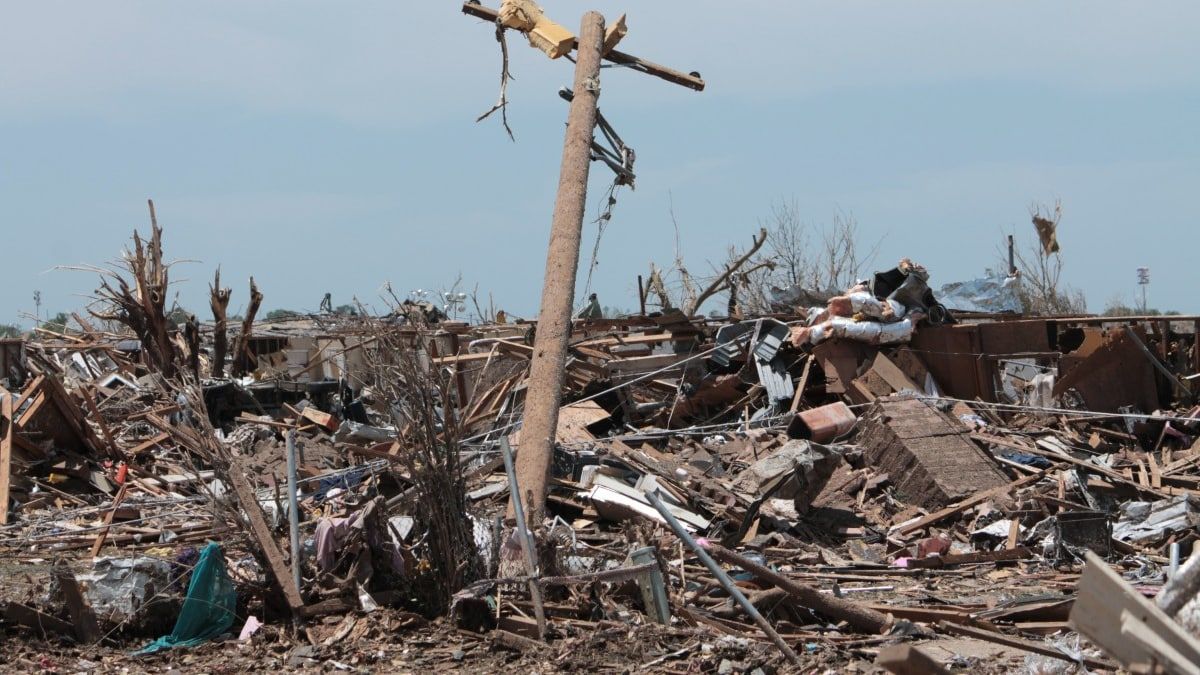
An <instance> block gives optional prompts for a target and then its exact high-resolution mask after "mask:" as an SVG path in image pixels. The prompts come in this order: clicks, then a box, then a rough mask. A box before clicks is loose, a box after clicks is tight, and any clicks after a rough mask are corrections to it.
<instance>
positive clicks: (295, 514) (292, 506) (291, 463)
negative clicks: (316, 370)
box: [287, 429, 300, 594]
mask: <svg viewBox="0 0 1200 675" xmlns="http://www.w3.org/2000/svg"><path fill="white" fill-rule="evenodd" d="M287 472H288V475H287V484H288V527H289V530H290V535H291V544H292V583H293V584H295V585H296V593H297V594H299V593H300V501H299V500H298V499H297V498H296V430H295V429H292V430H290V431H288V435H287Z"/></svg>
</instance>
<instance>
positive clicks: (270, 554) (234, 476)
mask: <svg viewBox="0 0 1200 675" xmlns="http://www.w3.org/2000/svg"><path fill="white" fill-rule="evenodd" d="M229 482H230V483H231V484H232V487H233V493H234V495H235V496H236V497H237V500H238V504H239V505H241V507H242V512H243V513H245V514H246V519H247V520H249V521H250V535H251V536H252V537H253V538H254V539H255V541H257V542H258V546H259V549H260V550H261V551H262V552H263V557H265V558H266V559H267V567H268V569H270V570H271V575H272V576H273V577H274V578H275V583H276V584H277V585H278V586H279V589H280V590H281V591H283V597H284V599H286V600H287V604H288V607H289V608H290V609H291V610H292V613H293V614H296V615H297V616H303V614H304V599H303V598H301V597H300V591H299V590H298V589H297V588H296V587H295V585H293V582H292V571H291V570H290V569H289V568H288V566H287V563H285V562H284V561H283V553H282V552H281V551H280V550H279V545H278V544H276V542H275V538H274V536H272V534H271V527H270V525H268V524H267V519H266V517H265V516H263V511H262V505H261V504H259V503H258V497H257V496H256V495H255V494H254V489H253V488H251V487H250V483H249V482H248V481H247V480H246V474H245V473H243V472H242V471H240V470H239V469H238V468H237V467H232V469H231V470H230V471H229Z"/></svg>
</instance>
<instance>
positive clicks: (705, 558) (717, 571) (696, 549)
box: [646, 491, 800, 663]
mask: <svg viewBox="0 0 1200 675" xmlns="http://www.w3.org/2000/svg"><path fill="white" fill-rule="evenodd" d="M646 499H648V500H650V505H651V506H653V507H654V508H655V510H657V511H658V513H659V515H661V516H662V517H663V519H664V520H666V521H667V525H669V526H670V527H671V530H672V531H673V532H674V533H675V536H676V537H679V539H680V540H681V541H682V542H683V543H684V544H687V547H688V548H690V549H691V550H692V553H695V554H696V557H697V558H699V559H700V562H702V563H704V566H705V567H707V568H708V571H709V572H712V574H713V576H715V577H716V578H717V581H718V582H720V584H721V586H722V587H723V588H724V589H725V592H726V593H729V595H730V596H731V597H733V599H734V601H735V602H737V604H738V605H739V606H741V608H742V610H743V611H745V612H746V614H748V615H750V618H751V619H754V623H755V624H757V625H758V627H759V629H761V630H762V632H763V633H766V635H767V637H769V638H771V641H772V642H774V643H775V646H776V647H778V648H779V651H781V652H783V655H784V656H786V657H787V658H788V660H789V661H791V662H792V663H800V657H799V656H796V652H794V651H792V648H791V647H789V646H788V644H787V643H786V642H784V641H783V638H782V637H780V635H779V633H777V632H775V629H774V628H772V627H771V624H769V623H767V620H766V619H765V618H763V615H762V614H760V613H759V611H758V609H757V608H756V607H755V606H754V605H753V604H751V602H750V601H749V600H747V599H746V596H745V595H743V594H742V592H741V591H740V590H738V587H737V586H736V585H735V584H734V583H733V579H730V578H729V575H728V574H726V573H725V570H723V569H721V566H720V565H718V564H717V561H715V560H713V559H712V556H710V555H709V554H708V551H705V550H704V549H703V548H702V547H701V546H700V544H698V543H696V540H695V539H693V538H692V535H690V534H688V532H687V530H685V529H684V528H683V525H682V524H681V523H680V522H679V521H678V520H677V519H676V518H675V516H674V515H673V514H672V513H671V512H670V510H668V509H667V505H666V504H663V502H662V499H660V498H659V496H658V492H657V491H654V492H647V493H646Z"/></svg>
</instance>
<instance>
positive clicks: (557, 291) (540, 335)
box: [462, 0, 704, 526]
mask: <svg viewBox="0 0 1200 675" xmlns="http://www.w3.org/2000/svg"><path fill="white" fill-rule="evenodd" d="M510 3H511V5H513V6H521V7H523V10H522V11H524V12H526V14H525V16H527V17H530V21H534V20H536V21H537V22H538V25H539V26H543V27H544V26H545V23H543V21H544V17H543V16H542V15H541V10H540V8H538V7H536V5H531V3H528V2H524V1H523V0H505V4H504V5H503V6H502V9H512V8H513V7H509V5H510ZM462 11H463V13H464V14H467V15H469V16H475V17H479V18H482V19H487V20H489V21H492V22H494V23H496V24H497V25H498V26H499V27H500V29H501V30H502V29H503V27H504V26H505V24H504V23H503V19H502V17H501V12H497V11H496V10H493V9H490V8H488V7H484V6H483V5H481V4H479V2H478V0H467V1H466V2H464V3H463V6H462ZM546 23H552V22H546ZM508 25H509V26H512V25H513V24H508ZM533 32H534V33H540V37H539V40H541V44H535V46H537V47H538V48H540V49H542V50H543V51H547V53H548V54H550V53H551V52H554V53H553V55H552V58H554V57H556V56H558V55H561V53H567V52H570V51H571V48H572V47H573V48H574V49H575V51H576V57H575V86H574V92H573V98H571V99H570V101H571V107H570V111H569V113H568V116H567V132H566V141H565V143H564V145H563V154H562V165H561V169H560V172H559V179H558V196H557V197H556V198H555V201H554V217H553V219H552V221H551V224H550V245H549V250H548V252H547V255H546V275H545V278H544V281H543V284H542V302H541V307H540V309H539V311H538V319H537V332H536V334H535V336H534V342H533V360H532V363H531V365H530V369H529V380H528V386H527V388H526V393H525V415H524V421H523V422H522V426H521V436H520V444H519V446H518V447H517V461H516V476H517V483H518V485H519V486H520V491H521V494H520V495H519V496H520V498H521V499H522V500H523V501H524V504H525V513H526V521H527V525H529V526H536V525H537V524H539V523H541V522H542V518H543V516H544V515H545V508H546V486H547V484H548V482H549V478H550V466H551V463H552V461H553V459H554V436H555V431H556V429H557V427H558V411H559V407H560V406H561V405H562V388H563V377H564V368H565V367H566V361H567V346H568V344H569V341H570V337H571V304H572V301H573V298H574V296H575V276H576V272H577V270H578V266H579V244H580V240H581V239H582V236H583V215H584V209H585V206H586V200H587V182H588V172H589V168H590V166H591V160H592V159H593V153H592V149H593V147H594V145H595V144H594V143H593V133H594V131H595V127H596V120H597V117H598V112H599V111H598V110H597V107H596V102H597V100H598V99H599V98H600V62H601V60H602V59H603V60H607V61H610V62H613V63H616V64H619V65H621V66H624V67H626V68H629V69H631V70H636V71H638V72H642V73H645V74H648V75H653V76H655V77H659V78H662V79H664V80H667V81H668V82H672V83H675V84H679V85H682V86H685V87H688V88H690V89H695V90H696V91H703V90H704V80H702V79H700V74H699V73H682V72H679V71H676V70H672V69H670V68H666V67H664V66H660V65H658V64H656V63H652V62H650V61H646V60H644V59H641V58H639V57H636V56H633V55H631V54H625V53H623V52H619V51H617V50H615V49H612V46H613V45H614V44H615V43H616V41H617V40H619V39H620V37H621V36H623V35H624V25H623V22H622V21H617V22H616V24H615V25H614V35H613V36H609V40H608V43H607V44H606V35H605V30H604V17H603V16H601V15H600V14H599V13H598V12H588V13H587V14H585V15H584V17H583V26H582V28H581V29H580V32H579V37H578V38H577V39H576V40H575V41H574V44H571V40H570V35H569V33H566V31H565V30H561V27H555V28H554V29H549V30H542V29H539V28H536V27H535V28H534V29H533ZM564 34H565V35H564ZM548 35H549V36H553V37H555V38H556V39H557V40H559V41H560V42H558V43H556V44H557V46H556V47H555V48H550V47H549V46H548V44H547V43H548V42H554V41H553V40H547V38H546V36H548ZM533 42H534V40H533V39H532V38H531V43H533ZM502 44H503V43H502ZM559 48H561V50H562V51H561V53H560V52H559V51H558V49H559ZM505 50H506V51H505V54H506V56H505V59H506V60H505V73H507V48H505ZM501 101H502V103H501V104H503V101H504V99H503V94H502V97H501ZM517 496H518V495H513V497H512V499H511V500H510V506H509V516H515V513H514V510H513V507H512V503H513V501H514V500H515V499H516V497H517Z"/></svg>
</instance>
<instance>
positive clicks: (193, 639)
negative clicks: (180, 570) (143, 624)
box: [135, 542, 237, 655]
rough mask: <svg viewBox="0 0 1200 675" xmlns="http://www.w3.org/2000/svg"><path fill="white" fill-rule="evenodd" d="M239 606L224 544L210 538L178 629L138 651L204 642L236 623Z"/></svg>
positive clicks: (151, 650)
mask: <svg viewBox="0 0 1200 675" xmlns="http://www.w3.org/2000/svg"><path fill="white" fill-rule="evenodd" d="M236 609H237V591H236V590H235V589H234V587H233V581H231V580H230V579H229V572H228V571H227V570H226V569H225V554H224V553H222V551H221V545H220V544H218V543H216V542H209V543H208V545H207V546H205V547H204V550H202V551H201V552H200V559H199V561H198V562H197V563H196V567H195V569H193V570H192V580H191V582H190V583H189V584H188V591H187V598H185V599H184V601H183V608H182V609H181V610H180V612H179V618H178V619H176V620H175V630H173V631H171V634H170V635H164V636H163V637H160V638H158V639H157V640H155V641H154V642H151V643H150V644H148V645H146V646H145V647H143V648H142V649H141V650H139V651H137V652H135V653H136V654H139V655H140V654H153V653H154V652H157V651H160V650H163V649H171V648H173V647H195V646H196V645H198V644H203V643H204V642H207V641H209V640H211V639H213V638H215V637H217V636H218V635H220V634H222V633H224V632H226V631H228V630H229V628H230V627H231V626H233V619H234V611H235V610H236Z"/></svg>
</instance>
